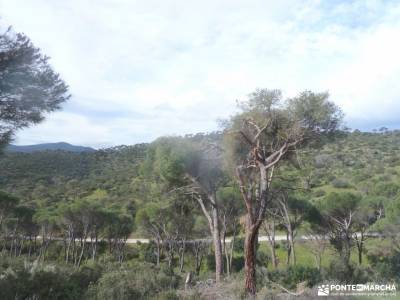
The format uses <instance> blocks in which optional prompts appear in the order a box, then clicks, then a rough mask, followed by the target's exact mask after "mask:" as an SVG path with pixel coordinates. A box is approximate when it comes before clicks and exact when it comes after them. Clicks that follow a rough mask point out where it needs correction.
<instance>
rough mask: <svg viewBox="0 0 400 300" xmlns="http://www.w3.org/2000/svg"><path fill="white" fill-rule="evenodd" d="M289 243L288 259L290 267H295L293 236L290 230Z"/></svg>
mask: <svg viewBox="0 0 400 300" xmlns="http://www.w3.org/2000/svg"><path fill="white" fill-rule="evenodd" d="M289 242H290V249H291V256H290V258H291V262H292V265H293V266H294V265H296V252H295V249H294V234H293V231H292V230H290V232H289Z"/></svg>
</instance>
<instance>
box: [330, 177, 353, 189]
mask: <svg viewBox="0 0 400 300" xmlns="http://www.w3.org/2000/svg"><path fill="white" fill-rule="evenodd" d="M332 186H333V187H335V188H338V189H345V188H349V187H350V183H348V182H347V181H346V180H344V179H339V178H337V179H334V180H333V181H332Z"/></svg>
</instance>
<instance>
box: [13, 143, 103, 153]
mask: <svg viewBox="0 0 400 300" xmlns="http://www.w3.org/2000/svg"><path fill="white" fill-rule="evenodd" d="M56 150H62V151H69V152H94V151H96V150H95V149H93V148H90V147H84V146H75V145H71V144H68V143H65V142H59V143H46V144H36V145H21V146H17V145H9V146H7V147H6V151H8V152H23V153H32V152H37V151H56Z"/></svg>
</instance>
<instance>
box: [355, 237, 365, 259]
mask: <svg viewBox="0 0 400 300" xmlns="http://www.w3.org/2000/svg"><path fill="white" fill-rule="evenodd" d="M356 244H357V250H358V264H359V265H361V264H362V253H363V250H364V247H363V246H364V233H363V232H362V231H361V233H360V237H358V236H357V234H356Z"/></svg>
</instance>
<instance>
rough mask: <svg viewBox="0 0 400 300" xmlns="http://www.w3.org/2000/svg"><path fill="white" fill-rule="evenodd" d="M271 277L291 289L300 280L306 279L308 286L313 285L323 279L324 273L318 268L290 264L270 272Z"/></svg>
mask: <svg viewBox="0 0 400 300" xmlns="http://www.w3.org/2000/svg"><path fill="white" fill-rule="evenodd" d="M269 278H270V279H271V280H272V281H274V282H278V283H280V284H282V285H283V286H285V287H286V288H290V289H294V288H296V286H297V284H298V283H300V282H304V281H305V282H307V286H308V287H313V286H315V285H316V284H317V283H318V282H321V281H322V275H321V273H320V271H319V270H318V269H317V268H313V267H305V266H290V267H289V268H287V269H286V270H274V271H271V272H269Z"/></svg>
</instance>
